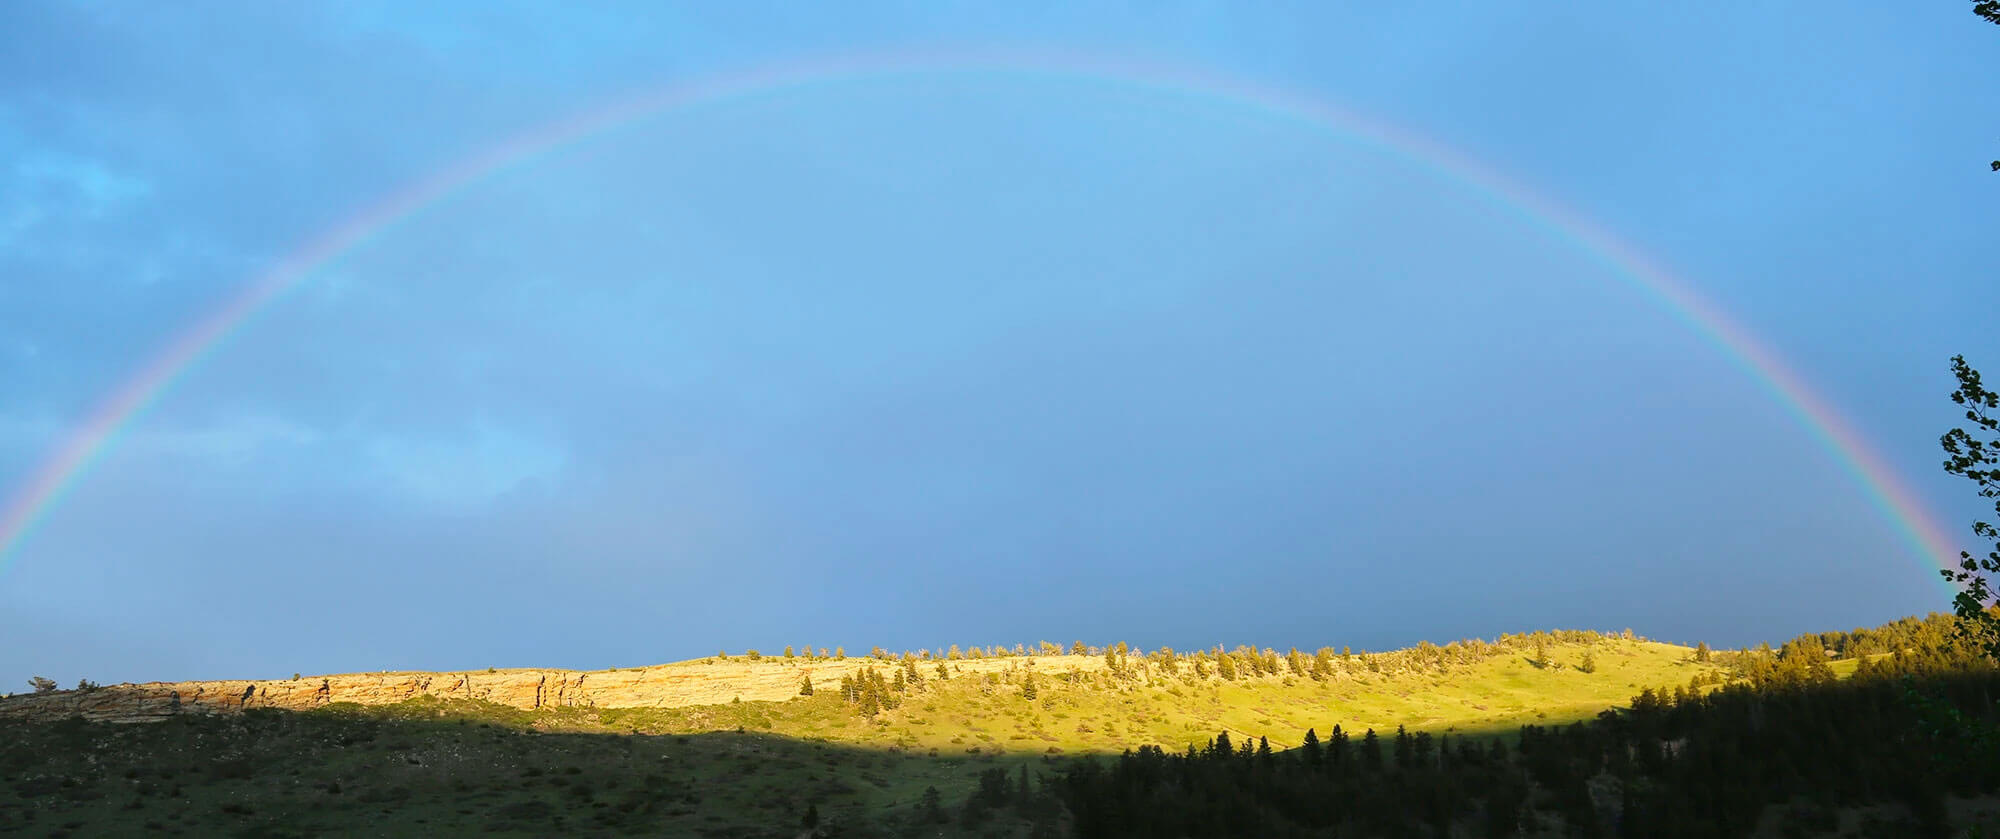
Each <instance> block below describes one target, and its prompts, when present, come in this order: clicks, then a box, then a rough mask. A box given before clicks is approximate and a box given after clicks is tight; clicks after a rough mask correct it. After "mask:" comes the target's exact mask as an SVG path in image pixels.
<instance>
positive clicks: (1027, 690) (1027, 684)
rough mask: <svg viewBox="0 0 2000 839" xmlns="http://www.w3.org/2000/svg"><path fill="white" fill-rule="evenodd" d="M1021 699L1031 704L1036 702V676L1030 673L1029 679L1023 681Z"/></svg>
mask: <svg viewBox="0 0 2000 839" xmlns="http://www.w3.org/2000/svg"><path fill="white" fill-rule="evenodd" d="M1021 698H1022V699H1026V700H1028V701H1030V702H1033V701H1034V700H1035V674H1033V673H1029V674H1028V676H1027V678H1024V679H1022V680H1021Z"/></svg>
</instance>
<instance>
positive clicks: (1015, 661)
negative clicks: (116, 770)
mask: <svg viewBox="0 0 2000 839" xmlns="http://www.w3.org/2000/svg"><path fill="white" fill-rule="evenodd" d="M937 664H938V662H936V661H935V660H929V661H919V662H917V666H918V667H919V668H922V670H923V672H924V675H926V676H928V675H930V674H931V672H932V671H933V670H934V669H935V668H936V667H937ZM950 665H951V667H952V668H953V669H954V670H955V671H956V672H961V673H977V672H992V671H999V670H1004V669H1007V668H1008V667H1018V666H1032V667H1035V668H1036V669H1038V670H1043V671H1044V672H1054V671H1061V670H1070V669H1077V670H1095V669H1100V668H1102V667H1103V661H1102V660H1101V659H1097V658H1096V657H1093V656H1038V657H1034V658H1005V659H977V660H960V661H953V662H950ZM896 666H900V663H892V662H886V661H877V660H872V659H840V660H826V659H820V660H813V661H807V660H805V659H795V660H782V659H777V660H774V659H766V660H765V661H762V662H748V661H742V660H731V661H715V660H712V659H700V660H696V661H690V662H679V663H675V664H664V665H658V666H654V667H644V668H637V669H626V670H596V671H588V672H585V671H577V670H493V671H485V670H481V671H470V672H453V673H422V672H407V673H348V674H342V675H335V676H310V677H303V678H295V679H275V680H231V681H204V682H146V683H143V684H132V683H129V682H128V683H125V684H118V685H106V686H104V687H100V688H94V689H88V690H59V691H50V692H47V693H29V694H17V695H15V696H10V697H6V698H0V719H33V720H57V719H65V718H69V717H74V716H82V717H84V718H86V719H91V720H100V721H106V722H119V723H138V722H155V721H158V720H163V719H167V718H169V717H172V716H174V715H175V714H189V713H208V714H215V713H234V712H238V711H242V710H244V709H246V708H280V709H288V710H309V709H312V708H318V707H321V706H324V705H328V704H331V703H335V702H353V703H357V704H361V705H387V704H392V703H396V702H401V701H403V700H406V699H412V698H416V697H420V696H435V697H438V698H440V699H478V700H485V701H487V702H494V703H498V704H501V705H510V706H513V707H515V708H521V709H525V710H539V709H543V708H554V707H590V708H674V707H682V706H688V705H715V704H721V703H724V702H729V701H731V700H734V699H743V700H745V701H756V700H769V701H781V700H785V699H790V698H792V697H793V696H797V695H798V691H799V682H800V680H801V679H802V678H803V677H806V676H810V677H811V678H812V680H813V682H814V683H815V684H818V685H820V686H821V689H825V690H831V689H834V687H835V686H836V685H838V684H839V682H840V677H841V676H843V675H849V674H853V673H855V672H857V671H859V670H861V669H863V668H865V667H874V668H877V669H887V668H890V667H896Z"/></svg>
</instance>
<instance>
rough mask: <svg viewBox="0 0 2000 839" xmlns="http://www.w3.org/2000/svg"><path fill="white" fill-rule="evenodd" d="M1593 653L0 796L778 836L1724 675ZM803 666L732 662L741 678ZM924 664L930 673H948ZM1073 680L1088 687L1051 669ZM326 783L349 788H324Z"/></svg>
mask: <svg viewBox="0 0 2000 839" xmlns="http://www.w3.org/2000/svg"><path fill="white" fill-rule="evenodd" d="M1583 649H1584V647H1583V646H1582V645H1576V644H1570V645H1561V644H1558V645H1554V646H1552V647H1551V658H1552V660H1553V661H1554V662H1555V663H1556V664H1555V666H1553V667H1550V668H1546V669H1543V668H1537V667H1535V666H1533V665H1532V664H1530V663H1529V662H1528V661H1527V659H1526V658H1525V657H1524V656H1522V655H1519V654H1505V655H1501V656H1496V657H1493V658H1489V659H1486V660H1484V661H1480V662H1478V663H1475V664H1470V665H1464V666H1462V667H1460V668H1459V669H1456V670H1454V671H1452V672H1450V673H1447V674H1437V673H1426V674H1418V673H1404V674H1398V675H1386V674H1376V673H1369V672H1366V671H1365V670H1363V669H1360V668H1356V672H1354V673H1353V674H1352V675H1350V676H1345V677H1339V678H1334V679H1330V680H1327V681H1324V682H1320V681H1314V680H1312V679H1307V678H1299V677H1271V676H1267V677H1262V678H1258V679H1246V680H1239V681H1233V682H1225V681H1222V680H1220V679H1216V678H1213V677H1211V678H1208V679H1205V680H1198V681H1194V682H1193V683H1189V681H1185V680H1182V679H1177V678H1164V677H1158V676H1157V675H1156V676H1155V678H1153V679H1152V680H1150V681H1142V680H1140V679H1122V680H1121V679H1112V678H1110V677H1109V675H1108V674H1105V673H1103V672H1102V670H1103V668H1102V661H1101V660H1094V661H1095V666H1089V667H1088V669H1086V664H1087V662H1088V661H1089V660H1083V659H1072V658H1068V657H1056V658H1036V659H1035V660H1034V661H1035V664H1034V666H1033V667H1032V669H1033V670H1034V671H1035V672H1036V673H1037V674H1038V679H1037V681H1038V685H1039V687H1040V692H1039V696H1038V697H1037V699H1035V700H1033V701H1030V700H1027V699H1024V698H1023V697H1022V696H1021V691H1020V687H1019V684H1018V681H1017V680H1018V678H1019V675H1020V674H1021V673H1023V672H1025V671H1026V670H1027V669H1029V668H1028V666H1027V661H1028V660H1027V659H1000V660H989V661H981V662H977V663H972V662H968V663H966V665H965V667H966V668H967V670H965V671H963V672H960V673H958V674H956V675H955V676H954V678H952V679H951V680H950V681H948V682H945V683H942V684H939V683H937V682H935V681H932V682H931V683H930V684H929V685H928V686H927V688H926V689H925V690H924V691H923V692H921V693H917V694H914V695H912V696H910V697H909V698H908V699H907V700H906V701H905V702H904V703H903V704H902V706H901V707H899V708H896V709H894V710H890V711H887V712H884V713H883V714H881V715H879V716H878V717H876V718H873V719H869V718H864V717H861V716H859V715H858V714H856V713H855V712H854V710H853V709H852V708H851V707H850V706H848V705H846V704H845V703H843V702H842V701H840V699H839V698H838V697H837V685H838V679H837V677H836V678H834V679H830V680H823V679H820V678H815V682H816V683H817V684H818V685H819V688H820V693H819V694H818V695H816V696H814V697H811V698H794V699H791V700H787V701H773V702H764V701H744V702H728V703H724V704H718V705H706V706H690V707H681V708H665V709H661V708H646V709H576V708H570V709H561V710H556V711H544V712H529V711H523V710H518V709H513V708H507V707H502V706H495V705H486V704H483V703H471V702H443V701H438V700H427V701H413V702H408V703H403V704H401V705H394V706H383V707H376V708H359V707H354V706H348V707H344V708H343V707H338V706H337V707H335V708H333V709H330V710H328V711H322V712H313V713H306V714H259V715H256V716H253V717H251V718H248V719H245V718H216V719H197V720H185V721H177V722H174V723H168V724H162V725H157V726H123V727H120V726H106V725H95V726H81V725H67V726H66V727H65V726H48V725H43V726H37V727H32V728H30V727H21V728H18V729H17V730H15V731H6V730H0V742H9V743H16V744H18V745H10V746H7V747H4V748H0V761H4V762H0V770H4V771H0V775H4V776H5V777H6V778H8V779H10V782H11V783H13V784H14V785H15V792H16V794H17V795H18V796H19V798H16V799H13V800H8V801H4V802H0V832H5V831H6V830H9V829H28V830H29V831H30V832H41V831H50V830H53V832H58V833H60V832H62V831H63V828H62V825H65V824H74V825H75V827H74V828H72V829H73V830H75V831H77V832H78V833H80V834H97V833H104V832H120V831H123V830H136V829H139V828H142V827H145V826H147V825H148V823H151V824H152V825H155V826H156V827H155V828H154V829H164V830H168V831H172V830H181V831H185V832H187V833H188V834H190V835H195V834H211V833H230V832H235V833H246V834H256V833H257V832H258V831H270V830H278V829H279V828H284V827H305V828H310V829H318V830H326V829H331V828H336V827H355V826H361V825H368V826H370V827H369V832H370V833H377V834H382V835H420V834H422V833H425V832H428V831H433V830H442V831H451V832H467V831H484V832H497V833H502V834H505V833H510V832H513V833H518V834H521V835H534V834H537V833H542V832H546V831H548V830H551V829H557V828H558V827H560V829H562V830H564V831H575V830H579V829H588V830H602V831H607V832H614V833H615V832H624V831H627V830H658V829H660V828H662V827H669V828H671V829H672V832H675V833H688V834H703V833H705V834H709V835H718V836H724V835H740V836H750V835H783V830H782V828H785V827H788V826H791V825H795V824H796V823H797V822H796V819H797V817H798V813H799V812H800V811H801V810H802V809H803V807H804V802H806V801H817V802H818V803H819V806H820V809H821V810H822V812H825V813H828V814H829V815H832V814H836V813H841V814H850V815H854V814H861V815H864V816H865V817H867V818H870V819H878V818H881V817H882V816H883V815H885V814H892V813H893V814H898V817H900V814H906V813H907V812H909V810H910V808H911V805H912V804H913V803H914V802H915V801H916V800H917V799H918V797H919V796H920V795H921V793H922V790H923V789H924V787H926V786H936V787H938V788H939V789H940V790H941V791H943V792H944V796H945V800H946V802H947V803H955V802H957V801H959V800H962V799H963V797H964V795H965V794H966V792H967V791H968V790H969V789H970V788H971V787H972V785H973V783H974V778H975V777H976V776H977V774H978V773H979V772H980V771H981V770H984V769H988V768H993V767H996V766H998V767H1005V768H1008V769H1009V770H1010V771H1014V767H1016V766H1017V765H1019V764H1024V763H1025V764H1029V765H1036V766H1040V765H1043V764H1045V763H1046V762H1047V761H1051V760H1055V759H1057V758H1056V757H1054V756H1053V755H1052V754H1051V753H1052V752H1057V753H1060V754H1062V755H1076V754H1088V753H1116V752H1118V751H1120V750H1122V749H1125V748H1131V747H1135V746H1138V745H1141V744H1145V743H1154V744H1159V745H1162V746H1165V747H1167V748H1171V749H1182V748H1185V747H1186V745H1187V744H1188V743H1190V742H1198V741H1205V740H1206V739H1207V738H1209V737H1212V736H1213V735H1214V733H1215V732H1216V731H1218V730H1223V729H1228V730H1230V731H1232V732H1235V733H1236V734H1237V735H1249V736H1253V737H1254V736H1257V735H1265V736H1268V737H1270V738H1271V741H1272V745H1273V746H1274V747H1285V746H1290V745H1292V744H1294V743H1295V742H1296V741H1297V738H1298V737H1299V736H1300V735H1301V734H1302V733H1303V731H1304V730H1305V729H1306V728H1307V727H1314V728H1318V729H1319V730H1320V732H1321V733H1322V734H1324V733H1325V732H1326V731H1327V730H1328V729H1330V728H1331V727H1332V725H1333V724H1335V723H1338V724H1340V725H1342V726H1343V727H1344V728H1346V729H1348V730H1350V731H1353V732H1354V733H1356V734H1357V735H1358V734H1359V733H1360V732H1361V731H1362V730H1363V729H1365V728H1369V727H1373V728H1376V729H1377V730H1378V731H1393V730H1394V728H1395V726H1396V725H1398V724H1405V725H1408V726H1410V727H1411V728H1412V729H1413V730H1430V731H1437V732H1455V733H1460V734H1482V733H1505V732H1506V731H1509V730H1512V729H1514V728H1517V727H1518V726H1519V725H1521V724H1523V723H1540V724H1557V723H1564V722H1569V721H1572V720H1579V719H1586V718H1589V717H1591V716H1594V715H1595V714H1596V713H1598V712H1599V711H1601V710H1603V709H1605V708H1610V707H1616V706H1621V705H1623V704H1625V703H1626V702H1627V701H1629V699H1630V698H1631V696H1632V695H1633V694H1634V693H1636V692H1637V691H1638V690H1639V689H1640V688H1642V687H1658V686H1663V685H1675V684H1685V683H1686V682H1687V681H1688V680H1689V678H1691V677H1692V676H1694V675H1695V674H1696V673H1698V672H1706V671H1708V670H1710V669H1711V667H1710V666H1709V665H1702V664H1696V663H1694V662H1693V661H1692V660H1691V652H1692V651H1691V650H1689V649H1687V648H1685V647H1677V646H1673V645H1668V644H1658V643H1651V642H1643V641H1624V640H1608V639H1607V640H1602V641H1599V642H1597V643H1595V644H1592V645H1590V649H1591V651H1592V652H1593V654H1594V657H1595V659H1596V663H1597V672H1595V673H1583V672H1581V671H1580V670H1578V669H1577V668H1576V667H1575V666H1574V665H1575V664H1576V663H1577V662H1578V661H1579V660H1580V659H1581V656H1582V653H1583ZM674 666H677V667H678V666H682V665H674ZM687 666H690V667H702V666H705V665H701V664H699V663H692V664H690V665H687ZM714 666H716V667H722V666H723V665H714ZM803 666H805V665H804V664H802V663H798V662H794V663H790V664H787V663H785V662H783V661H782V660H779V661H766V662H759V663H756V664H749V663H745V662H737V663H735V665H734V667H732V671H733V670H735V669H740V668H744V667H750V668H767V669H772V670H784V669H786V668H790V669H791V672H793V673H795V672H797V669H798V668H800V667H803ZM919 666H920V668H921V669H923V670H924V671H925V672H926V673H927V674H928V673H930V672H932V670H933V669H934V668H935V662H926V663H922V664H920V665H919ZM1070 668H1074V669H1075V670H1076V671H1077V672H1076V675H1075V676H1074V677H1073V679H1074V681H1066V680H1065V679H1063V678H1060V677H1059V676H1058V675H1057V674H1059V673H1063V672H1067V671H1068V670H1069V669H1070ZM982 671H983V672H982ZM1010 671H1011V672H1010ZM736 675H743V674H740V673H738V674H736ZM784 677H785V678H788V679H789V678H791V676H790V675H789V673H787V674H784ZM794 681H795V680H794ZM58 729H63V730H61V731H58ZM739 729H740V731H741V733H738V731H739ZM537 732H541V733H537ZM634 734H655V735H657V734H674V735H677V736H631V735H634ZM620 735H623V736H620ZM51 738H56V739H55V740H51ZM44 741H47V742H44ZM58 742H60V743H63V744H66V745H60V746H59V745H58ZM217 765H220V766H221V767H223V768H222V769H221V770H220V771H218V770H216V769H215V768H214V767H215V766H217ZM128 775H130V776H131V777H127V776H128ZM37 779H39V780H37ZM65 780H67V781H69V782H70V785H69V786H63V785H62V784H63V782H64V781H65ZM333 784H338V785H339V786H340V788H341V790H342V791H341V792H340V793H332V792H329V791H328V790H329V787H330V785H333ZM24 785H25V786H24ZM51 785H53V786H51ZM176 788H178V790H179V794H178V795H176V794H173V793H174V791H175V789H176ZM580 789H581V790H589V791H590V792H589V795H584V794H582V793H580V792H578V790H580ZM135 802H136V804H137V806H136V807H134V803H135ZM537 802H539V803H537ZM226 805H245V806H247V808H248V812H242V811H241V808H240V807H239V808H238V809H236V810H225V809H224V807H225V806H226ZM29 813H33V814H34V821H33V822H28V821H26V818H27V815H28V814H29ZM559 815H560V816H563V817H564V818H565V819H566V821H564V822H561V823H560V825H559V824H558V823H557V822H555V821H553V820H554V818H555V817H556V816H559ZM419 820H421V821H419ZM266 835H269V834H268V833H267V834H266ZM279 835H282V831H280V832H279Z"/></svg>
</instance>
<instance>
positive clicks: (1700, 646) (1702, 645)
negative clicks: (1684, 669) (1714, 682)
mask: <svg viewBox="0 0 2000 839" xmlns="http://www.w3.org/2000/svg"><path fill="white" fill-rule="evenodd" d="M1708 659H1709V650H1708V642H1707V641H1702V642H1699V643H1696V644H1695V645H1694V660H1695V661H1699V662H1701V663H1703V664H1707V663H1708Z"/></svg>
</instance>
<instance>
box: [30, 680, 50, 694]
mask: <svg viewBox="0 0 2000 839" xmlns="http://www.w3.org/2000/svg"><path fill="white" fill-rule="evenodd" d="M28 684H29V685H30V686H32V687H34V689H35V692H36V693H49V692H50V691H53V690H55V689H56V680H54V679H51V678H49V677H47V676H35V677H33V678H31V679H29V680H28Z"/></svg>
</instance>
